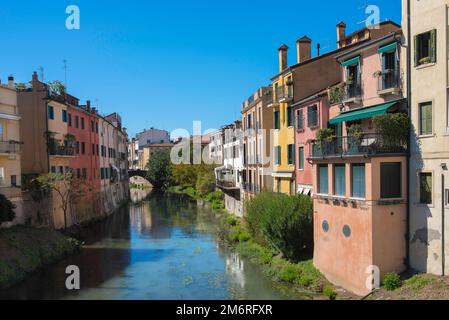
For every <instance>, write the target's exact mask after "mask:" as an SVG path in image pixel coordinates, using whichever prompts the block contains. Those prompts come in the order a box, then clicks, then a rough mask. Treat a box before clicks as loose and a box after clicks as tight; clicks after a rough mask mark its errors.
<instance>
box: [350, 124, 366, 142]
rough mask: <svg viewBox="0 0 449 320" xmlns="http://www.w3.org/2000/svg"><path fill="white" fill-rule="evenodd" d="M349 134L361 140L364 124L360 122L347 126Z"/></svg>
mask: <svg viewBox="0 0 449 320" xmlns="http://www.w3.org/2000/svg"><path fill="white" fill-rule="evenodd" d="M347 131H348V136H349V137H351V138H354V139H356V140H360V139H361V138H362V135H363V131H362V126H361V125H360V124H353V125H351V126H348V127H347Z"/></svg>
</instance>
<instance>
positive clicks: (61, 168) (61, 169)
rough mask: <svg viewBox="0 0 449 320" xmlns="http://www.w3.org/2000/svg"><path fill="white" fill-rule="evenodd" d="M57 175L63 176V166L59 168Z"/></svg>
mask: <svg viewBox="0 0 449 320" xmlns="http://www.w3.org/2000/svg"><path fill="white" fill-rule="evenodd" d="M59 173H60V174H64V167H63V166H59Z"/></svg>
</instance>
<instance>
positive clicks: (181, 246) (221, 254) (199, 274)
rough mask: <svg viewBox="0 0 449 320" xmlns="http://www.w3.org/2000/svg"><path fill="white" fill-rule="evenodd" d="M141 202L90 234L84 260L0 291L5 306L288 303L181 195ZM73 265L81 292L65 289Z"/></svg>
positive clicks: (210, 216) (209, 217) (211, 218)
mask: <svg viewBox="0 0 449 320" xmlns="http://www.w3.org/2000/svg"><path fill="white" fill-rule="evenodd" d="M140 191H144V190H139V192H140ZM147 192H149V191H148V190H147ZM138 198H141V199H143V200H140V201H137V202H135V203H132V204H130V205H129V207H127V208H124V209H123V210H122V211H121V212H118V213H117V214H115V215H114V216H112V217H111V218H110V219H108V220H107V221H105V222H103V223H100V224H98V225H95V226H94V227H92V228H91V229H89V230H88V231H86V232H85V234H84V235H83V236H84V237H85V240H86V243H87V245H86V247H85V248H84V249H83V250H82V252H81V253H80V254H79V255H77V256H74V257H71V258H69V259H66V260H65V261H63V262H61V263H58V264H57V265H55V266H52V267H50V268H47V269H46V270H45V271H42V272H40V273H38V274H35V275H34V276H32V277H31V278H29V279H28V280H27V281H25V282H24V283H22V284H20V285H18V286H16V287H14V288H11V289H9V290H4V291H0V298H2V299H5V298H21V299H30V298H32V299H278V298H284V297H283V296H282V295H281V294H279V293H278V292H276V291H275V290H273V289H272V287H271V283H270V282H268V281H267V280H266V279H265V278H264V277H263V276H262V275H261V274H260V271H259V270H258V269H257V268H255V267H254V266H253V265H252V264H251V263H247V262H246V261H245V260H243V259H241V258H240V257H239V255H238V254H236V253H232V252H229V251H228V250H227V248H226V247H224V246H221V245H220V243H219V242H218V241H217V238H216V221H215V219H216V217H215V215H214V213H213V212H211V211H210V209H208V208H206V207H203V206H198V204H197V203H196V201H192V200H190V199H189V198H187V197H183V196H179V195H161V194H157V193H152V194H151V195H149V196H148V197H144V196H143V194H142V193H140V195H139V197H137V198H135V199H138ZM71 264H74V265H77V266H79V267H80V270H81V288H82V289H81V290H80V291H78V292H70V291H67V290H66V289H65V286H64V283H65V267H66V266H67V265H71Z"/></svg>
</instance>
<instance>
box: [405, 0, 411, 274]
mask: <svg viewBox="0 0 449 320" xmlns="http://www.w3.org/2000/svg"><path fill="white" fill-rule="evenodd" d="M410 3H411V1H410V0H407V109H408V110H407V111H408V115H409V122H410V128H409V134H408V137H409V139H408V147H407V163H406V167H407V213H406V215H407V217H406V228H407V231H406V233H405V240H406V249H405V251H406V258H405V265H406V267H407V269H410V210H411V203H410V140H411V110H412V108H411V97H412V90H411V88H412V76H411V70H412V69H411V68H412V58H411V57H412V52H411V45H412V35H411V21H410V11H411V10H410Z"/></svg>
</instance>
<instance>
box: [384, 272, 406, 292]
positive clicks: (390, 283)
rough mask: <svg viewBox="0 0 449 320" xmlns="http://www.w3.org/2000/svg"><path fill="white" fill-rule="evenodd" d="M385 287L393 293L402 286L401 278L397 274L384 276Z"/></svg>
mask: <svg viewBox="0 0 449 320" xmlns="http://www.w3.org/2000/svg"><path fill="white" fill-rule="evenodd" d="M383 285H384V287H385V289H387V290H388V291H393V290H396V289H397V288H399V287H400V286H401V285H402V282H401V278H400V277H399V275H398V274H397V273H394V272H392V273H387V274H386V275H385V276H384V281H383Z"/></svg>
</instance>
